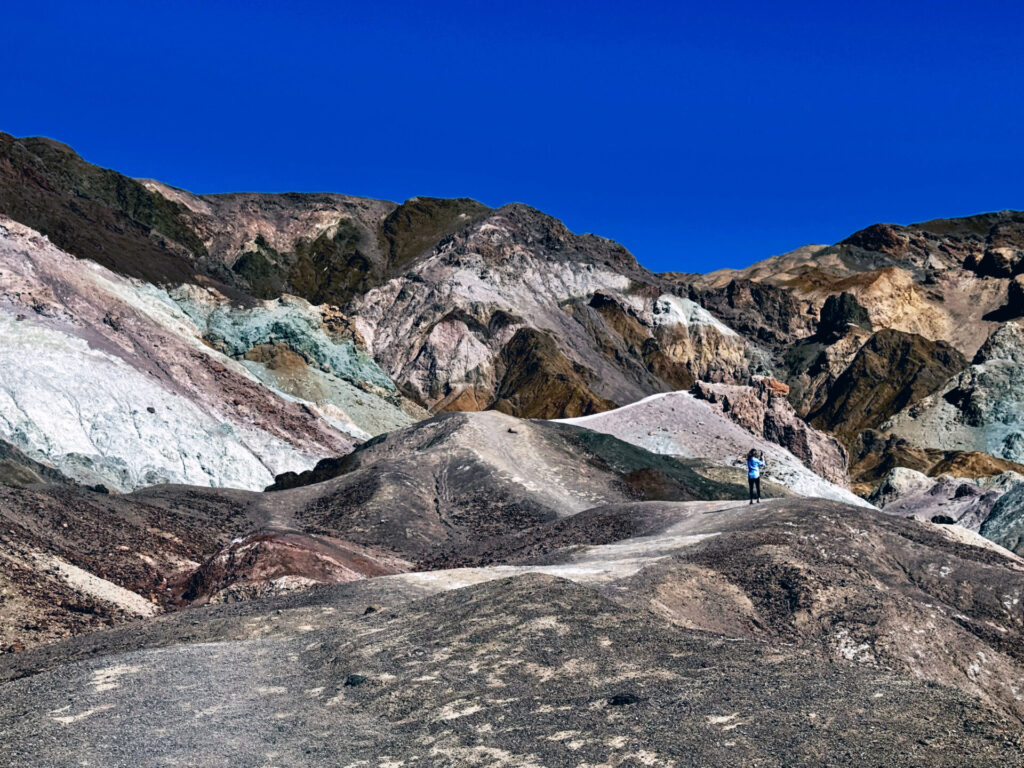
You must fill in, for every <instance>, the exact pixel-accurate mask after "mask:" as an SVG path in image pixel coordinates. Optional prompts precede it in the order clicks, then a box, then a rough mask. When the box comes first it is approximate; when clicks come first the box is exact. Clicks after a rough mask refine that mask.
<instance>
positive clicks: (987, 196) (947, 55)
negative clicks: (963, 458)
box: [0, 0, 1024, 271]
mask: <svg viewBox="0 0 1024 768" xmlns="http://www.w3.org/2000/svg"><path fill="white" fill-rule="evenodd" d="M3 16H4V18H3V25H4V27H5V30H4V34H3V37H4V44H3V46H0V65H2V67H3V70H2V71H3V72H4V73H5V76H4V88H3V94H2V98H0V130H3V131H6V132H8V133H13V134H15V135H46V136H51V137H53V138H56V139H59V140H61V141H64V142H65V143H67V144H70V145H71V146H73V147H74V148H75V149H76V150H78V151H79V153H80V154H81V155H82V156H83V157H85V158H86V159H87V160H90V161H92V162H95V163H98V164H100V165H104V166H108V167H112V168H116V169H118V170H120V171H122V172H125V173H128V174H131V175H135V176H146V177H154V178H158V179H161V180H163V181H166V182H169V183H171V184H175V185H177V186H182V187H185V188H187V189H191V190H193V191H196V192H226V191H238V190H247V191H286V190H295V191H318V190H328V191H337V192H345V193H349V194H356V195H366V196H371V197H382V198H388V199H393V200H403V199H406V198H408V197H412V196H414V195H435V196H445V197H450V196H469V197H474V198H477V199H479V200H482V201H483V202H485V203H488V204H490V205H500V204H502V203H505V202H511V201H521V202H526V203H529V204H531V205H534V206H536V207H538V208H540V209H542V210H544V211H546V212H548V213H551V214H553V215H555V216H557V217H559V218H561V219H562V220H564V221H565V222H566V224H567V225H568V226H569V227H570V228H571V229H573V230H574V231H577V232H594V233H597V234H600V235H604V236H606V237H611V238H614V239H616V240H619V241H621V242H622V243H624V244H625V245H626V246H627V247H628V248H629V249H630V250H631V251H632V252H633V253H634V254H635V255H636V256H637V258H638V259H639V260H640V261H641V263H643V264H645V265H646V266H648V267H649V268H651V269H654V270H657V271H661V270H681V271H706V270H710V269H715V268H718V267H723V266H743V265H746V264H749V263H751V262H753V261H755V260H758V259H760V258H763V257H765V256H768V255H771V254H773V253H780V252H783V251H786V250H789V249H791V248H794V247H796V246H798V245H801V244H803V243H808V242H834V241H836V240H839V239H841V238H843V237H845V236H846V235H847V234H849V233H851V232H853V231H855V230H857V229H860V228H862V227H864V226H867V225H868V224H871V223H873V222H876V221H889V222H898V223H909V222H912V221H919V220H923V219H929V218H935V217H940V216H953V215H966V214H970V213H976V212H981V211H986V210H999V209H1004V208H1024V183H1022V178H1024V141H1022V138H1024V137H1022V126H1024V92H1022V88H1021V84H1022V82H1024V80H1022V75H1024V66H1022V61H1024V57H1022V55H1021V52H1020V50H1021V45H1020V32H1021V30H1022V29H1024V5H1022V4H1020V3H1010V2H1007V3H990V2H984V1H980V2H972V3H945V2H929V3H923V2H921V3H917V2H903V3H900V2H888V3H874V2H858V3H853V2H849V3H826V2H816V3H805V4H804V3H785V2H777V3H764V2H716V3H690V2H681V3H647V2H643V0H634V1H633V2H630V3H622V2H620V3H604V2H588V3H568V2H565V3H553V2H549V3H532V2H515V3H502V2H493V3H485V2H481V3H470V2H436V3H409V2H401V1H397V0H396V1H394V2H389V3H378V2H362V3H358V4H355V3H344V2H330V3H327V2H324V3H319V2H305V3H303V2H289V3H284V2H282V3H267V2H258V1H255V2H253V1H250V2H245V3H241V2H239V3H234V2H208V3H191V2H175V3H171V2H163V1H160V0H148V1H147V2H133V3H127V2H125V3H118V2H103V1H102V0H97V2H90V3H66V4H63V3H55V2H45V1H41V2H33V3H18V4H9V5H8V7H6V8H5V9H4V14H3Z"/></svg>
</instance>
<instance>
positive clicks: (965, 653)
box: [0, 134, 1024, 766]
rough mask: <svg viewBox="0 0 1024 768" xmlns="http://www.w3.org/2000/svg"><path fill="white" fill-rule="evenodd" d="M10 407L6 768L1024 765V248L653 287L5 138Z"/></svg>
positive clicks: (549, 248) (910, 249)
mask: <svg viewBox="0 0 1024 768" xmlns="http://www.w3.org/2000/svg"><path fill="white" fill-rule="evenodd" d="M0 371H2V374H0V561H2V562H3V563H4V568H3V569H0V616H3V618H4V621H3V622H2V624H0V651H3V653H2V655H0V690H2V691H3V693H4V695H3V697H0V699H2V704H0V731H2V732H3V734H4V736H5V738H4V739H3V740H2V741H3V743H4V744H6V745H7V746H6V747H5V755H4V757H6V758H7V759H8V763H7V764H10V765H28V764H45V765H59V766H64V765H78V764H80V763H79V762H76V761H78V760H80V759H85V760H87V761H88V762H89V763H90V764H97V765H112V766H113V765H126V766H127V765H133V766H135V765H153V766H156V765H161V766H162V765H179V764H180V765H211V766H212V765H227V764H242V765H250V764H251V765H337V764H342V765H377V764H379V765H385V764H386V765H401V766H416V765H453V766H455V765H480V766H484V765H488V766H490V765H494V766H499V765H501V766H505V765H507V766H512V765H516V766H521V765H545V766H552V765H593V766H597V765H609V766H629V765H666V766H667V765H679V766H682V765H696V764H700V765H736V764H742V765H823V764H829V765H866V764H877V765H896V764H899V765H930V766H932V765H949V766H954V765H997V764H999V765H1024V741H1022V740H1021V737H1020V734H1021V732H1022V731H1021V723H1022V722H1024V707H1022V704H1021V701H1022V696H1024V693H1022V692H1021V691H1020V690H1019V682H1018V681H1019V680H1020V676H1021V673H1022V672H1024V666H1022V665H1024V640H1022V637H1024V613H1022V610H1024V609H1022V607H1021V602H1020V601H1021V595H1022V594H1024V560H1022V559H1021V556H1022V555H1024V416H1022V415H1021V414H1022V407H1024V213H1020V212H1014V211H1002V212H998V213H990V214H982V215H977V216H970V217H966V218H960V219H941V220H935V221H930V222H924V223H921V224H914V225H910V226H897V225H886V224H876V225H873V226H869V227H868V228H867V229H864V230H862V231H860V232H857V233H854V234H853V235H851V236H850V237H848V238H847V239H845V240H843V241H842V242H840V243H837V244H835V245H831V246H823V245H809V246H803V247H801V248H798V249H796V250H794V251H792V252H790V253H787V254H783V255H780V256H773V257H771V258H768V259H765V260H763V261H760V262H757V263H755V264H753V265H752V266H750V267H748V268H746V269H742V270H721V271H718V272H712V273H709V274H688V273H665V274H654V273H651V272H650V271H648V270H646V269H645V268H644V267H642V266H641V265H640V264H639V263H638V262H637V260H636V259H635V258H634V257H633V255H631V254H630V253H629V252H628V251H627V250H626V249H625V248H623V247H622V246H621V245H619V244H617V243H615V242H613V241H611V240H607V239H604V238H601V237H597V236H595V235H578V234H574V233H572V232H570V231H569V230H568V229H567V228H566V227H565V226H564V225H563V224H562V223H561V222H559V221H558V220H557V219H555V218H553V217H551V216H549V215H547V214H544V213H542V212H540V211H538V210H536V209H533V208H530V207H529V206H527V205H523V204H519V203H514V204H509V205H505V206H502V207H500V208H496V209H495V208H489V207H487V206H485V205H482V204H480V203H478V202H476V201H473V200H470V199H436V198H413V199H411V200H408V201H406V202H404V203H401V204H396V203H393V202H389V201H381V200H372V199H366V198H359V197H350V196H346V195H339V194H328V193H323V194H320V193H315V194H312V193H303V194H298V193H289V194H262V193H234V194H217V195H195V194H192V193H190V192H187V191H185V190H181V189H177V188H174V187H171V186H169V185H167V184H163V183H161V182H159V181H155V180H148V179H132V178H129V177H126V176H124V175H121V174H119V173H117V172H116V171H112V170H107V169H103V168H100V167H97V166H95V165H92V164H90V163H88V162H86V161H85V160H83V159H82V158H81V157H79V156H78V155H77V154H76V153H75V152H74V151H73V150H72V149H70V148H69V147H67V146H65V145H62V144H59V143H58V142H55V141H52V140H50V139H42V138H25V139H18V138H14V137H11V136H8V135H6V134H0ZM751 448H754V449H758V450H761V451H762V452H763V454H764V455H765V457H766V459H767V471H766V475H765V478H764V482H763V487H762V490H763V495H764V496H765V498H764V500H763V501H762V503H760V504H753V505H752V504H749V503H748V499H747V494H748V489H747V483H746V466H745V456H746V453H747V451H748V450H749V449H751ZM170 681H174V684H173V685H170ZM172 689H173V690H172ZM200 723H201V724H200ZM197 724H200V725H198V727H197ZM211 745H219V746H211ZM373 761H376V762H373ZM0 762H2V760H0Z"/></svg>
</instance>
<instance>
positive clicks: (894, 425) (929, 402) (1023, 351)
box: [888, 320, 1024, 463]
mask: <svg viewBox="0 0 1024 768" xmlns="http://www.w3.org/2000/svg"><path fill="white" fill-rule="evenodd" d="M888 426H889V427H890V428H891V431H892V432H893V433H894V434H896V435H899V436H900V437H903V438H905V439H907V440H908V441H910V442H911V443H913V444H915V445H935V444H938V445H942V446H944V447H946V448H949V449H959V450H974V451H983V452H985V453H988V454H990V455H992V456H996V457H998V458H1002V459H1007V460H1009V461H1014V462H1018V463H1020V462H1024V325H1022V324H1021V322H1020V321H1019V320H1017V321H1011V322H1007V323H1004V324H1003V325H1001V326H999V327H998V328H997V329H996V330H995V331H994V332H993V333H992V335H991V336H990V337H989V339H988V341H986V342H985V344H984V345H983V346H982V348H981V349H980V350H979V351H978V354H977V355H976V356H975V358H974V361H973V363H972V365H971V366H970V367H969V368H967V370H965V371H963V372H962V373H960V374H958V375H956V376H954V377H953V378H951V379H950V380H949V381H948V382H947V383H946V385H945V386H944V387H942V388H941V389H940V390H939V391H938V392H937V393H936V394H935V395H933V396H931V397H929V398H927V399H926V400H924V401H922V402H921V403H919V404H917V405H916V406H915V407H913V408H911V409H908V410H906V411H903V412H901V413H900V414H898V415H897V416H896V417H894V418H893V419H892V421H891V422H890V424H889V425H888Z"/></svg>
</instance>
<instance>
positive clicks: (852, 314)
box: [816, 291, 874, 343]
mask: <svg viewBox="0 0 1024 768" xmlns="http://www.w3.org/2000/svg"><path fill="white" fill-rule="evenodd" d="M848 325H856V326H857V327H858V328H863V329H864V330H866V331H873V330H874V328H873V327H872V325H871V316H870V315H869V314H868V311H867V310H866V309H865V308H864V307H862V306H861V304H860V302H859V301H857V297H856V296H854V295H853V294H852V293H846V292H845V291H844V292H843V293H840V294H839V295H838V296H836V295H832V296H829V297H828V298H827V299H825V303H824V304H823V305H822V307H821V319H820V321H819V323H818V330H817V331H816V335H817V336H819V337H820V338H821V339H822V340H824V341H825V342H826V343H828V342H830V341H835V340H837V339H839V338H841V337H842V336H844V335H845V334H846V327H847V326H848Z"/></svg>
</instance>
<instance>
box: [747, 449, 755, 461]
mask: <svg viewBox="0 0 1024 768" xmlns="http://www.w3.org/2000/svg"><path fill="white" fill-rule="evenodd" d="M756 455H757V449H756V448H751V449H750V453H748V454H747V460H748V461H749V460H750V459H752V458H754V457H755V456H756Z"/></svg>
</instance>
